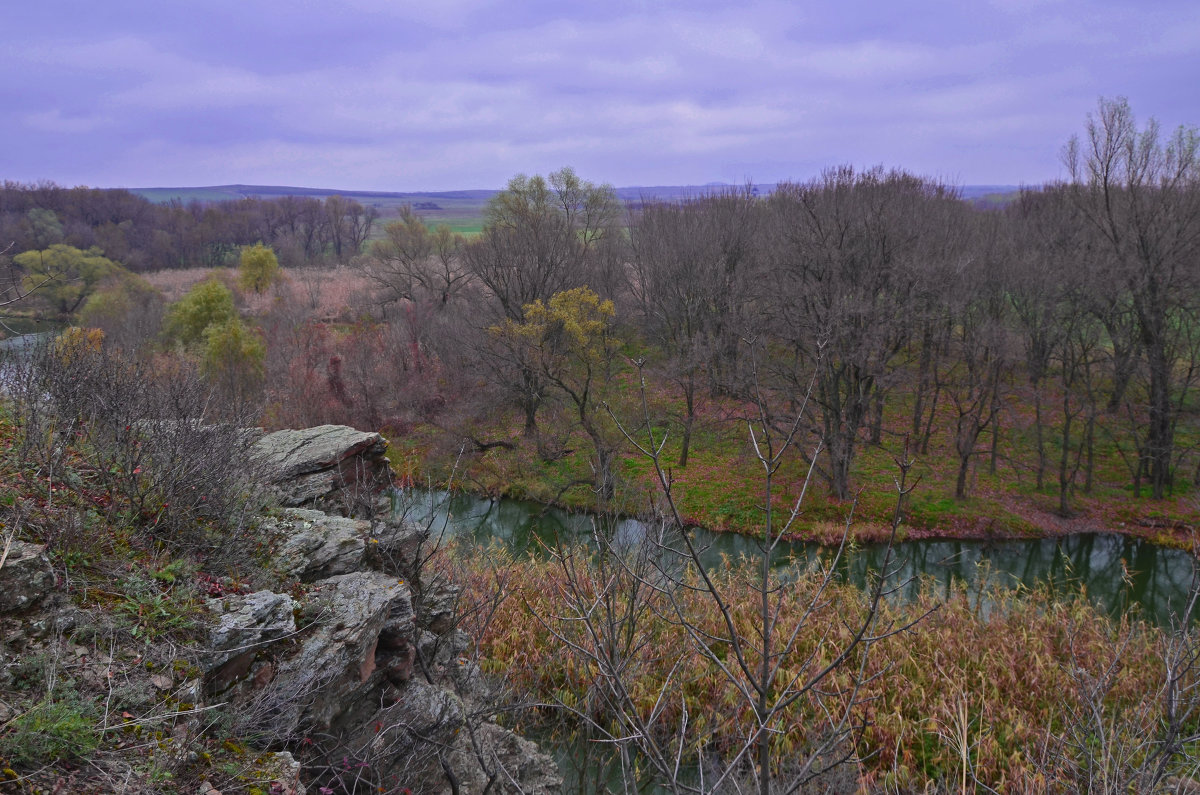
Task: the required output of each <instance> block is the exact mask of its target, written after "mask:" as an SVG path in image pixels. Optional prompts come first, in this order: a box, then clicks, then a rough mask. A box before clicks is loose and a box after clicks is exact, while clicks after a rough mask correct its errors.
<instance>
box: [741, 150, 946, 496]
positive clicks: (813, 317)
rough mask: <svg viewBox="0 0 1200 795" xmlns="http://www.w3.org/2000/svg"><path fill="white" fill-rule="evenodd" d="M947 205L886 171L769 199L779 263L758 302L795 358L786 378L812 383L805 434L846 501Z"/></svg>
mask: <svg viewBox="0 0 1200 795" xmlns="http://www.w3.org/2000/svg"><path fill="white" fill-rule="evenodd" d="M953 200H954V195H953V193H952V192H951V191H949V190H948V189H947V188H946V187H945V186H943V185H939V184H937V183H930V182H926V181H924V180H921V179H918V178H916V177H912V176H910V175H907V174H903V173H900V172H892V173H885V172H883V170H882V169H874V170H871V171H867V172H863V173H856V172H855V171H854V170H853V169H852V168H849V167H842V168H839V169H834V170H830V171H827V172H826V173H825V174H824V175H823V176H822V177H821V178H820V179H818V180H815V181H813V182H811V183H808V184H805V185H782V186H780V188H779V189H778V190H777V191H776V193H775V194H774V196H773V197H772V200H771V203H772V207H773V209H774V210H775V216H776V223H777V227H776V230H775V235H776V249H775V256H776V260H777V261H776V263H775V269H774V271H773V274H772V278H771V279H769V280H768V281H767V284H768V285H769V286H770V290H771V295H770V296H769V297H767V298H766V299H764V304H765V305H767V306H769V307H770V310H769V311H770V312H771V314H772V316H773V319H774V321H775V329H776V334H777V335H778V337H779V338H780V339H782V340H783V341H784V342H785V343H786V344H787V345H788V347H789V349H790V350H791V352H792V357H791V361H790V362H787V363H786V366H785V367H784V368H782V372H783V373H784V375H785V377H786V378H787V379H788V380H789V381H790V383H791V384H792V387H793V389H796V390H797V391H799V389H800V388H802V383H803V379H804V378H805V377H806V376H804V375H803V374H804V373H807V372H815V373H816V381H815V387H814V394H813V397H814V400H813V402H812V404H811V406H810V409H811V410H812V413H813V415H814V416H813V422H814V424H815V425H817V426H818V427H820V428H821V438H822V441H823V451H824V453H825V460H824V461H822V462H820V463H819V464H818V467H819V469H820V471H821V473H822V474H823V475H824V477H825V479H826V481H827V483H828V484H829V486H830V489H831V491H832V492H833V493H834V494H835V495H836V496H837V497H838V498H840V499H846V498H848V497H849V495H850V471H851V466H852V464H853V462H854V457H855V454H856V451H857V447H858V444H859V434H860V432H861V431H862V430H863V428H864V427H866V425H867V423H868V420H869V419H871V414H872V412H874V414H875V418H874V420H873V421H872V424H873V425H874V426H875V427H876V428H878V429H879V430H877V431H876V432H875V433H874V435H873V438H875V439H878V438H879V436H880V433H881V429H882V413H883V401H884V393H885V392H886V390H887V389H888V388H890V386H891V385H892V380H893V379H892V377H891V376H892V373H893V372H894V371H895V369H896V368H897V364H898V361H897V359H898V356H899V354H900V353H901V351H902V350H904V348H905V346H906V345H907V343H908V341H909V338H910V336H911V334H912V319H911V317H910V313H909V309H910V305H912V304H914V303H916V302H917V299H918V297H919V290H920V287H921V283H922V279H921V266H922V265H923V263H924V262H925V261H926V260H928V259H931V258H932V257H933V256H936V255H937V254H938V253H941V252H939V251H937V248H936V246H935V245H932V244H930V243H928V242H927V241H931V240H934V239H936V238H937V237H939V236H944V235H946V234H947V232H946V231H945V230H943V229H940V228H935V227H933V226H932V225H931V224H929V223H928V221H927V219H942V218H944V216H945V213H944V211H943V210H942V207H941V205H944V204H948V203H950V202H952V201H953Z"/></svg>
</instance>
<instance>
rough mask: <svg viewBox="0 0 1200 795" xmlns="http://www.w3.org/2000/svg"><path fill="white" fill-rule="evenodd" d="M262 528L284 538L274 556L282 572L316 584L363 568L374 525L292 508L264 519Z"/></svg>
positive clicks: (269, 533) (268, 532)
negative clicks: (368, 540)
mask: <svg viewBox="0 0 1200 795" xmlns="http://www.w3.org/2000/svg"><path fill="white" fill-rule="evenodd" d="M260 529H261V530H262V531H263V532H264V533H267V534H268V535H274V536H278V537H280V538H281V541H280V544H279V546H278V547H277V549H276V551H275V554H274V556H273V558H274V561H275V564H276V565H277V566H278V567H279V570H280V571H281V572H282V573H284V574H287V575H288V576H291V577H295V578H296V579H299V580H302V581H304V582H312V581H313V580H319V579H324V578H326V577H333V576H336V575H338V574H350V573H351V572H354V571H358V570H360V569H362V568H363V554H364V552H365V551H366V546H367V538H368V537H369V533H370V532H371V525H370V523H369V522H366V521H363V520H361V519H347V518H344V517H340V516H330V515H329V514H326V513H322V512H320V511H309V510H305V509H302V508H289V509H286V510H284V511H282V513H281V515H280V516H278V517H272V518H268V519H266V520H264V521H263V522H262V524H261V525H260Z"/></svg>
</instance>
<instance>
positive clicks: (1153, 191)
mask: <svg viewBox="0 0 1200 795" xmlns="http://www.w3.org/2000/svg"><path fill="white" fill-rule="evenodd" d="M1198 153H1200V134H1198V133H1197V130H1196V129H1195V128H1186V127H1180V128H1179V129H1178V130H1176V131H1175V132H1174V133H1173V134H1172V135H1170V136H1169V137H1167V138H1166V139H1165V140H1164V139H1163V137H1162V135H1161V133H1160V131H1159V127H1158V124H1157V123H1156V122H1155V121H1154V120H1153V119H1151V120H1150V121H1149V122H1148V123H1147V124H1146V125H1145V127H1143V128H1142V129H1140V130H1139V129H1138V126H1137V123H1136V121H1135V119H1134V116H1133V111H1132V110H1130V108H1129V103H1128V102H1127V101H1126V100H1125V99H1124V98H1118V99H1115V100H1105V99H1101V100H1100V107H1099V112H1098V114H1097V116H1091V115H1089V117H1088V122H1087V130H1086V134H1085V137H1084V139H1083V140H1082V141H1080V139H1079V138H1078V137H1076V138H1072V139H1071V141H1070V142H1069V143H1068V144H1067V147H1066V149H1065V151H1064V155H1063V157H1064V160H1065V162H1066V164H1067V167H1068V169H1069V170H1070V172H1071V180H1072V182H1071V188H1072V191H1071V196H1072V197H1073V199H1074V200H1075V202H1076V203H1077V206H1078V207H1079V209H1080V211H1081V213H1082V214H1083V216H1084V217H1085V218H1086V219H1087V221H1088V222H1089V223H1090V224H1091V225H1092V227H1093V228H1095V229H1096V230H1097V231H1098V232H1099V234H1100V235H1101V237H1102V239H1103V240H1104V242H1105V243H1106V244H1107V247H1108V249H1109V250H1110V252H1111V254H1112V266H1113V270H1112V271H1111V273H1110V274H1109V278H1110V280H1111V281H1112V282H1113V283H1116V284H1119V285H1121V287H1122V288H1123V301H1124V302H1126V303H1127V305H1128V307H1129V309H1130V312H1131V317H1132V320H1133V323H1134V325H1135V328H1136V330H1137V334H1138V344H1139V347H1140V349H1141V351H1142V355H1143V356H1144V357H1145V362H1146V367H1147V371H1148V379H1149V395H1148V400H1149V407H1148V413H1149V422H1148V425H1147V428H1146V435H1145V445H1144V451H1143V456H1142V457H1143V459H1144V460H1145V461H1146V463H1147V467H1148V475H1149V480H1150V489H1151V493H1152V494H1153V496H1154V497H1162V496H1164V495H1165V494H1166V491H1167V489H1168V488H1169V487H1170V486H1171V482H1172V462H1173V458H1172V457H1173V453H1174V445H1175V416H1176V415H1175V408H1174V405H1173V403H1174V398H1175V397H1176V396H1177V390H1178V388H1179V384H1178V382H1177V380H1176V364H1177V362H1178V360H1177V358H1176V354H1175V350H1176V337H1177V335H1178V332H1179V329H1180V327H1181V326H1182V325H1184V324H1185V323H1186V321H1185V320H1184V318H1183V316H1185V315H1190V314H1192V313H1194V312H1195V311H1196V306H1195V290H1196V287H1197V280H1198V278H1200V277H1198V275H1197V273H1198V272H1197V269H1196V258H1197V256H1200V159H1198Z"/></svg>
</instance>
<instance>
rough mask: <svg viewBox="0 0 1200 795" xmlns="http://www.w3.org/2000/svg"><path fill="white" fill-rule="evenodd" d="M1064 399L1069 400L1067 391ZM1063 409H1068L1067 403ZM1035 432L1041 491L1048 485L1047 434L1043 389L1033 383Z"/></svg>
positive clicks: (1038, 485)
mask: <svg viewBox="0 0 1200 795" xmlns="http://www.w3.org/2000/svg"><path fill="white" fill-rule="evenodd" d="M1063 401H1064V403H1065V402H1066V401H1067V398H1066V397H1065V393H1064V397H1063ZM1063 410H1064V411H1065V410H1066V406H1065V405H1064V407H1063ZM1033 432H1034V435H1035V438H1036V440H1037V490H1038V491H1039V492H1040V491H1041V490H1042V489H1043V488H1045V486H1046V434H1045V425H1044V423H1043V422H1042V390H1041V388H1040V386H1039V385H1038V384H1034V385H1033Z"/></svg>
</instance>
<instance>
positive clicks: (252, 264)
mask: <svg viewBox="0 0 1200 795" xmlns="http://www.w3.org/2000/svg"><path fill="white" fill-rule="evenodd" d="M277 281H279V260H278V259H276V258H275V252H274V250H272V249H271V248H270V246H264V245H263V244H262V243H256V244H254V245H253V246H244V247H243V248H242V255H241V264H240V265H239V266H238V286H239V287H241V288H242V289H243V290H253V291H254V292H256V293H262V292H264V291H265V290H266V289H267V288H268V287H270V286H271V285H272V284H274V283H275V282H277Z"/></svg>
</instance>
